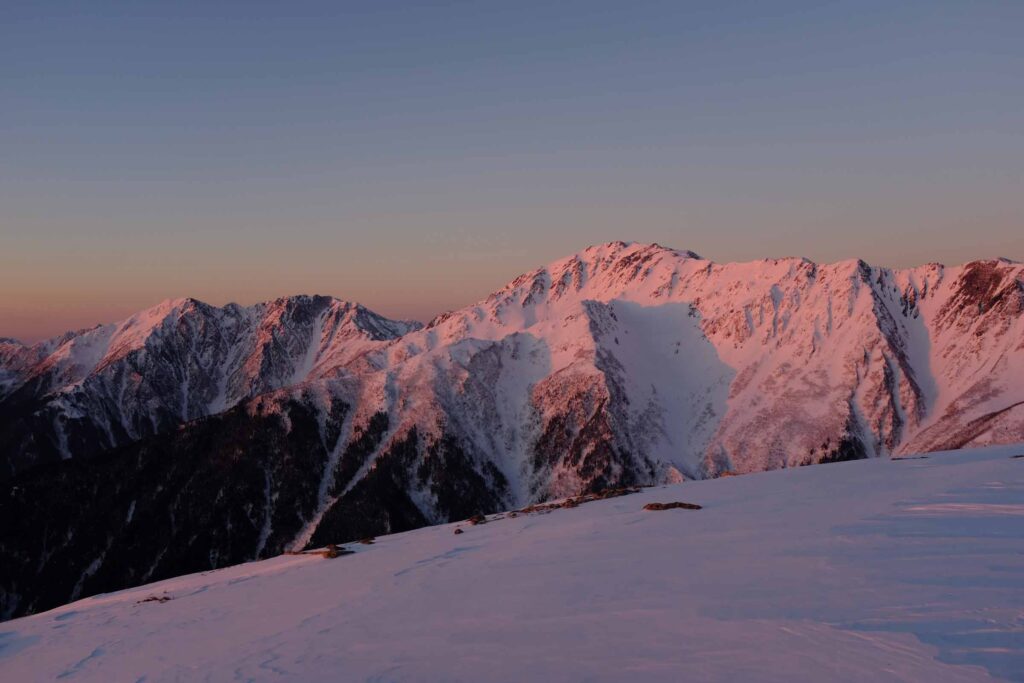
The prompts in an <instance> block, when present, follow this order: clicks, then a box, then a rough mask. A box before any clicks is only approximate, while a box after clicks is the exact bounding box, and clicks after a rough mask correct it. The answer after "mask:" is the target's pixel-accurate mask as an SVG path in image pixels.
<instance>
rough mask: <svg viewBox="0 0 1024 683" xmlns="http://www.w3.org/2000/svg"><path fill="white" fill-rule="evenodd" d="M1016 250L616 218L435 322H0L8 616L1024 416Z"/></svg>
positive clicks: (1019, 437)
mask: <svg viewBox="0 0 1024 683" xmlns="http://www.w3.org/2000/svg"><path fill="white" fill-rule="evenodd" d="M1022 270H1024V266H1022V265H1021V264H1018V263H1014V262H1011V261H1007V260H1005V259H996V260H988V261H975V262H971V263H967V264H964V265H961V266H954V267H945V266H942V265H939V264H928V265H925V266H921V267H917V268H910V269H902V270H898V269H888V268H879V267H873V266H870V265H868V264H866V263H865V262H863V261H859V260H850V261H843V262H839V263H834V264H816V263H813V262H811V261H808V260H806V259H800V258H787V259H769V260H762V261H755V262H750V263H728V264H718V263H714V262H712V261H709V260H706V259H703V258H701V257H699V256H698V255H697V254H694V253H693V252H689V251H678V250H674V249H669V248H665V247H661V246H659V245H647V244H630V243H625V242H614V243H609V244H604V245H599V246H594V247H590V248H588V249H586V250H583V251H581V252H578V253H576V254H573V255H571V256H569V257H567V258H564V259H561V260H559V261H556V262H554V263H552V264H549V265H548V266H545V267H542V268H539V269H537V270H535V271H532V272H529V273H526V274H524V275H522V276H520V277H518V278H516V279H515V280H513V281H512V282H510V283H508V284H507V285H506V286H504V287H502V288H501V289H499V290H497V291H496V292H495V293H493V294H491V295H490V296H489V297H487V298H486V299H484V300H483V301H480V302H478V303H476V304H473V305H471V306H468V307H466V308H463V309H461V310H458V311H453V312H450V313H446V314H443V315H441V316H438V317H437V318H435V319H434V320H432V321H430V322H429V323H428V324H427V325H421V324H419V323H416V322H409V321H394V320H388V319H386V318H384V317H382V316H379V315H377V314H375V313H373V312H371V311H369V310H367V309H366V308H364V307H362V306H360V305H358V304H354V303H350V302H345V301H340V300H337V299H333V298H330V297H322V296H312V297H310V296H296V297H290V298H285V299H278V300H276V301H274V302H269V303H265V304H258V305H256V306H251V307H241V306H237V305H234V304H229V305H227V306H225V307H223V308H218V307H214V306H210V305H207V304H204V303H202V302H199V301H195V300H193V299H181V300H173V301H167V302H164V303H162V304H160V305H158V306H156V307H154V308H151V309H148V310H146V311H143V312H141V313H138V314H136V315H134V316H132V317H130V318H128V319H127V320H124V321H122V322H119V323H114V324H111V325H102V326H99V327H96V328H93V329H89V330H84V331H79V332H71V333H67V334H65V335H63V336H61V337H58V338H55V339H52V340H48V341H45V342H42V343H39V344H36V345H32V346H28V345H22V344H20V343H18V342H16V341H13V340H8V339H3V340H0V478H2V481H0V614H2V615H3V616H5V617H11V616H17V615H21V614H27V613H32V612H35V611H39V610H41V609H46V608H48V607H52V606H54V605H57V604H61V603H64V602H67V601H68V600H74V599H77V598H79V597H82V596H85V595H90V594H94V593H97V592H103V591H109V590H114V589H118V588H124V587H127V586H132V585H138V584H140V583H144V582H147V581H151V580H156V579H161V578H167V577H170V576H175V575H178V574H182V573H186V572H190V571H200V570H205V569H212V568H217V567H220V566H224V565H227V564H232V563H237V562H241V561H245V560H249V559H255V558H262V557H268V556H272V555H276V554H280V553H281V552H282V551H285V550H289V549H301V548H305V547H307V546H312V545H323V544H325V543H328V542H344V541H349V540H353V539H358V538H360V537H363V536H371V535H376V534H381V533H387V532H394V531H401V530H405V529H411V528H415V527H419V526H424V525H428V524H435V523H441V522H447V521H453V520H458V519H463V518H465V517H468V516H470V515H472V514H475V513H478V512H483V513H489V512H495V511H498V510H503V509H511V508H514V507H518V506H522V505H526V504H529V503H534V502H539V501H543V500H548V499H552V498H558V497H564V496H570V495H577V494H580V493H585V492H594V491H598V490H601V489H604V488H608V487H613V486H623V485H650V484H657V483H677V482H681V481H685V480H687V479H704V478H712V477H717V476H721V475H724V474H741V473H747V472H754V471H760V470H770V469H778V468H785V467H794V466H800V465H808V464H815V463H824V462H835V461H841V460H852V459H860V458H869V457H886V456H892V455H904V454H910V453H919V452H926V451H934V450H949V449H956V448H962V447H968V446H981V445H990V444H1000V443H1012V442H1019V441H1024V322H1022V320H1024V275H1022Z"/></svg>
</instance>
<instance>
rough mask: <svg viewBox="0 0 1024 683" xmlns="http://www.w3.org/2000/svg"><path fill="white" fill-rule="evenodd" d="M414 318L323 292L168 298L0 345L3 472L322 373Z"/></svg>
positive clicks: (153, 429)
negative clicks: (109, 320)
mask: <svg viewBox="0 0 1024 683" xmlns="http://www.w3.org/2000/svg"><path fill="white" fill-rule="evenodd" d="M417 326H418V323H406V322H399V321H392V320H387V319H385V318H382V317H380V316H378V315H376V314H374V313H372V312H371V311H368V310H367V309H365V308H363V307H362V306H359V305H358V304H352V303H349V302H345V301H340V300H337V299H333V298H329V297H319V296H318V297H308V296H298V297H290V298H285V299H278V300H276V301H273V302H269V303H264V304H258V305H256V306H252V307H249V308H243V307H240V306H237V305H234V304H229V305H228V306H225V307H224V308H216V307H213V306H209V305H207V304H204V303H202V302H199V301H196V300H194V299H177V300H171V301H165V302H163V303H161V304H159V305H157V306H154V307H153V308H151V309H148V310H146V311H143V312H141V313H138V314H136V315H133V316H132V317H130V318H128V319H126V320H123V321H121V322H119V323H114V324H111V325H103V326H100V327H97V328H94V329H91V330H85V331H82V332H78V333H70V334H68V335H65V336H64V337H62V338H58V339H55V340H51V341H48V342H43V343H42V344H39V345H37V346H34V347H29V348H26V347H19V346H13V345H10V344H5V345H2V346H0V354H3V356H2V357H0V361H2V362H3V367H4V369H5V374H4V376H3V382H4V384H5V385H6V387H7V389H6V396H5V397H4V399H3V402H2V403H0V410H2V411H3V413H4V417H5V418H6V419H5V422H6V424H4V425H2V427H3V429H2V430H0V444H2V446H3V452H4V456H5V460H6V462H5V464H6V465H7V470H8V471H15V470H17V469H20V468H21V467H23V466H26V465H30V464H33V463H35V462H38V461H46V460H52V459H54V458H55V457H59V458H68V457H72V456H75V455H90V454H92V453H95V452H98V451H100V450H103V449H106V448H111V447H114V446H117V445H121V444H124V443H128V442H130V441H134V440H136V439H138V438H141V437H143V436H146V435H149V434H154V433H158V432H161V431H165V430H166V429H169V428H171V427H173V426H175V425H177V424H179V423H181V422H185V421H188V420H191V419H195V418H197V417H202V416H205V415H209V414H212V413H217V412H220V411H222V410H225V409H227V408H230V407H231V406H233V405H235V404H237V403H238V402H239V401H240V400H242V399H245V398H248V397H250V396H254V395H257V394H260V393H264V392H267V391H271V390H274V389H277V388H280V387H283V386H289V385H292V384H296V383H299V382H303V381H307V380H311V379H319V378H325V377H329V376H331V375H332V374H333V373H335V372H336V371H337V370H338V368H339V367H340V366H342V365H344V364H345V363H347V362H350V361H351V360H352V359H353V358H354V357H356V356H358V355H359V354H361V353H365V352H367V351H369V350H371V349H373V348H374V347H375V346H378V345H380V344H382V343H385V342H387V341H388V340H390V339H394V338H396V337H398V336H400V335H402V334H405V333H406V332H408V331H410V330H411V329H415V328H416V327H417Z"/></svg>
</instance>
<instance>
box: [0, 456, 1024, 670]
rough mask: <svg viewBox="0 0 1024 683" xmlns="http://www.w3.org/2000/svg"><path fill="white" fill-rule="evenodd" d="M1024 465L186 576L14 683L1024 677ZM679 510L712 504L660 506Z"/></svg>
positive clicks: (14, 640) (743, 492)
mask: <svg viewBox="0 0 1024 683" xmlns="http://www.w3.org/2000/svg"><path fill="white" fill-rule="evenodd" d="M1019 454H1024V445H1018V446H1000V447H993V448H986V449H975V450H969V451H958V452H951V453H941V454H932V455H930V456H928V457H927V458H906V459H902V460H889V459H877V460H866V461H856V462H847V463H839V464H831V465H819V466H814V467H805V468H798V469H787V470H777V471H773V472H766V473H760V474H752V475H746V476H742V477H727V478H722V479H716V480H709V481H699V482H686V483H683V484H676V485H669V486H661V487H656V488H650V489H645V490H643V491H642V492H641V493H638V494H634V495H629V496H624V497H620V498H613V499H607V500H602V501H597V502H592V503H587V504H584V505H581V506H579V507H577V508H572V509H557V510H554V511H552V512H550V513H547V514H530V515H520V516H518V517H516V518H509V517H505V518H502V519H495V520H493V521H489V522H488V523H487V524H485V525H481V526H469V525H465V524H462V525H444V526H438V527H431V528H427V529H420V530H417V531H413V532H408V533H404V534H396V535H394V536H389V537H383V538H378V539H377V541H376V543H375V544H373V545H355V546H353V549H354V550H355V551H356V554H354V555H350V556H343V557H340V558H337V559H333V560H325V559H321V558H320V557H317V556H308V555H307V556H282V557H278V558H274V559H270V560H266V561H262V562H255V563H251V564H246V565H239V566H236V567H231V568H227V569H222V570H219V571H213V572H206V573H202V574H194V575H190V576H184V577H179V578H176V579H171V580H168V581H163V582H160V583H155V584H151V585H148V586H143V587H140V588H135V589H131V590H127V591H122V592H119V593H114V594H109V595H100V596H96V597H93V598H89V599H85V600H81V601H79V602H76V603H73V604H70V605H66V606H64V607H61V608H59V609H55V610H52V611H50V612H46V613H43V614H39V615H35V616H31V617H27V618H23V619H18V620H14V621H10V622H7V623H4V624H0V679H2V680H4V681H36V680H52V679H59V680H65V679H68V680H75V681H104V682H106V681H146V682H147V683H152V682H153V681H178V680H188V681H204V680H205V681H229V680H244V681H270V680H302V681H338V680H344V681H441V680H444V681H529V680H545V681H581V680H587V681H623V680H630V681H639V680H643V681H683V680H686V681H745V680H758V681H785V682H786V683H793V682H794V681H826V680H828V681H922V680H927V681H979V680H992V678H996V679H1009V680H1024V458H1013V457H1011V456H1014V455H1019ZM676 500H682V501H687V502H692V503H698V504H701V505H703V506H704V509H703V510H699V511H693V510H669V511H663V512H649V511H644V510H642V509H641V508H642V507H643V505H644V504H645V503H648V502H653V501H660V502H670V501H676ZM455 526H461V527H462V528H463V529H464V533H463V534H460V535H455V534H453V528H454V527H455ZM150 597H166V598H170V599H169V600H167V601H166V602H157V601H148V602H140V601H143V600H145V599H146V598H150Z"/></svg>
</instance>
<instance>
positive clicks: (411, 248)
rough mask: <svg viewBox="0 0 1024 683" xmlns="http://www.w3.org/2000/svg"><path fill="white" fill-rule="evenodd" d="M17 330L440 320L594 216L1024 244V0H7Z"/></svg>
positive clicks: (890, 260)
mask: <svg viewBox="0 0 1024 683" xmlns="http://www.w3.org/2000/svg"><path fill="white" fill-rule="evenodd" d="M0 18H2V21H0V58H2V59H0V77H2V78H3V82H4V84H5V86H6V87H5V89H4V106H3V107H2V108H0V143H2V149H3V150H4V155H3V157H2V162H0V207H2V209H0V336H10V337H15V338H19V339H22V340H24V341H35V340H38V339H42V338H46V337H49V336H52V335H55V334H59V333H61V332H64V331H66V330H69V329H77V328H81V327H89V326H92V325H94V324H97V323H102V322H109V321H113V320H117V319H120V318H123V317H125V316H126V315H128V314H130V313H131V312H134V311H136V310H140V309H143V308H145V307H147V306H150V305H153V304H154V303H156V302H159V301H161V300H164V299H168V298H176V297H182V296H191V297H195V298H197V299H200V300H203V301H207V302H209V303H212V304H216V305H222V304H224V303H227V302H229V301H236V302H238V303H241V304H250V303H253V302H256V301H263V300H269V299H274V298H276V297H279V296H285V295H291V294H296V293H323V294H329V295H334V296H338V297H339V298H344V299H350V300H355V301H359V302H360V303H363V304H364V305H366V306H368V307H369V308H371V309H373V310H375V311H378V312H380V313H381V314H383V315H387V316H389V317H395V318H413V319H419V320H425V319H429V318H430V317H432V316H433V315H435V314H437V313H439V312H442V311H444V310H450V309H455V308H459V307H461V306H464V305H467V304H470V303H472V302H474V301H476V300H478V299H480V298H482V297H484V296H486V295H487V294H488V293H489V292H490V291H492V290H493V289H495V288H497V287H500V286H501V285H502V284H504V283H505V282H507V281H508V280H510V279H512V278H513V277H515V276H516V275H518V274H520V273H522V272H524V271H527V270H530V269H532V268H535V267H537V266H540V265H543V264H545V263H548V262H550V261H552V260H555V259H557V258H561V257H562V256H565V255H567V254H570V253H572V252H575V251H578V250H579V249H582V248H583V247H585V246H586V245H588V244H594V243H601V242H607V241H611V240H615V239H625V240H629V241H637V242H658V243H660V244H663V245H666V246H671V247H674V248H677V249H690V250H693V251H695V252H697V253H699V254H701V255H702V256H704V257H706V258H710V259H713V260H715V261H719V262H727V261H748V260H755V259H759V258H766V257H783V256H805V257H807V258H810V259H812V260H814V261H818V262H830V261H837V260H842V259H846V258H862V259H864V260H866V261H868V262H869V263H872V264H874V265H883V266H891V267H905V266H912V265H919V264H923V263H926V262H932V261H938V262H944V263H947V264H952V263H962V262H965V261H970V260H974V259H978V258H995V257H998V256H1004V257H1008V258H1011V259H1015V260H1022V259H1024V193H1022V192H1021V188H1022V187H1024V182H1022V181H1024V125H1022V124H1021V117H1020V112H1021V111H1024V89H1022V88H1020V83H1021V79H1022V76H1024V41H1020V39H1019V38H1020V35H1022V34H1024V5H1020V4H1010V3H999V2H979V3H972V4H971V5H970V6H966V5H964V4H962V3H957V2H952V1H938V2H901V3H891V2H857V3H844V2H840V3H830V4H828V5H827V6H819V4H818V3H809V2H796V1H793V0H788V1H787V2H783V3H772V4H771V5H763V4H758V3H744V2H739V3H730V4H729V5H728V6H723V5H722V4H721V3H715V2H694V3H668V2H646V3H638V4H635V3H630V4H629V5H625V4H621V3H613V2H605V1H598V2H566V3H559V4H558V5H557V6H549V5H546V4H543V3H531V2H526V3H517V4H515V5H506V4H489V3H451V2H444V3H432V4H429V5H428V4H424V3H396V4H390V5H389V6H387V7H385V6H381V5H373V6H370V7H365V6H361V5H357V4H351V3H320V2H313V3H294V4H289V5H288V6H287V7H285V6H279V5H276V4H274V3H259V2H257V3H248V4H246V5H245V10H244V11H239V8H238V7H237V6H232V5H231V3H198V2H182V3H176V4H175V5H174V6H173V7H159V6H157V7H142V6H125V5H121V4H119V3H115V2H112V1H111V0H101V1H100V2H97V3H91V4H89V5H88V6H70V5H69V6H60V5H49V6H46V7H40V6H29V5H25V6H19V7H6V8H4V9H3V10H0Z"/></svg>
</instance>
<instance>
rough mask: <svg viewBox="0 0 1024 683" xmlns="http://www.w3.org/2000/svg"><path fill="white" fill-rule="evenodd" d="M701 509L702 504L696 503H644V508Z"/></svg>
mask: <svg viewBox="0 0 1024 683" xmlns="http://www.w3.org/2000/svg"><path fill="white" fill-rule="evenodd" d="M676 508H678V509H680V510H700V509H701V506H700V505H697V504H695V503H680V502H678V501H677V502H675V503H648V504H647V505H644V510H675V509H676Z"/></svg>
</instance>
